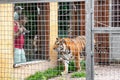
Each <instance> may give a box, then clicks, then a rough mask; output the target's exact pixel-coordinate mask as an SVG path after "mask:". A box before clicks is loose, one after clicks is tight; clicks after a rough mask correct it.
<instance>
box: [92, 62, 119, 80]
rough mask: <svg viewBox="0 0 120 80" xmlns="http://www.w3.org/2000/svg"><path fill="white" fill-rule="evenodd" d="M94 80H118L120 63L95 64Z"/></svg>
mask: <svg viewBox="0 0 120 80" xmlns="http://www.w3.org/2000/svg"><path fill="white" fill-rule="evenodd" d="M94 68H95V75H94V76H95V79H94V80H120V64H119V65H117V64H112V65H109V66H95V67H94Z"/></svg>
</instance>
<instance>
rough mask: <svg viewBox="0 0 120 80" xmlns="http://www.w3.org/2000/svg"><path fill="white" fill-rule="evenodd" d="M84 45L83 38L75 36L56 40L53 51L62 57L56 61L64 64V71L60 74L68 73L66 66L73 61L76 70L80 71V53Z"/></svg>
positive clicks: (84, 40) (84, 39)
mask: <svg viewBox="0 0 120 80" xmlns="http://www.w3.org/2000/svg"><path fill="white" fill-rule="evenodd" d="M85 45H86V38H85V36H77V37H75V38H56V41H55V43H54V46H53V49H54V51H56V52H58V53H60V54H61V55H62V57H61V58H59V59H58V60H62V61H63V63H64V71H63V72H62V74H67V73H68V64H69V62H70V60H74V61H75V66H76V70H77V71H80V70H81V67H80V53H81V52H82V51H83V50H84V48H85Z"/></svg>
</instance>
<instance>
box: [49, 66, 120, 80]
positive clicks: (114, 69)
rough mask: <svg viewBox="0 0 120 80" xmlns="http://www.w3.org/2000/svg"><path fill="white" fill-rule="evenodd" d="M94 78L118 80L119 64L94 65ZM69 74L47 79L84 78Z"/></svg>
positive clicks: (71, 79)
mask: <svg viewBox="0 0 120 80" xmlns="http://www.w3.org/2000/svg"><path fill="white" fill-rule="evenodd" d="M94 69H95V72H94V73H95V75H94V77H95V78H94V80H120V65H117V64H114V65H113V64H112V65H109V66H95V67H94ZM71 74H72V73H70V74H67V75H64V76H59V77H55V78H52V79H49V80H86V78H71Z"/></svg>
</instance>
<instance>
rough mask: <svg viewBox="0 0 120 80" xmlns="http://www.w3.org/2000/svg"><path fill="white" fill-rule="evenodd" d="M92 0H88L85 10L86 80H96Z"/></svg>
mask: <svg viewBox="0 0 120 80" xmlns="http://www.w3.org/2000/svg"><path fill="white" fill-rule="evenodd" d="M92 7H93V4H92V0H86V2H85V11H86V21H85V22H86V23H85V24H86V29H85V30H86V54H87V57H86V73H87V77H86V80H94V71H93V53H92V25H93V24H92V13H93V8H92Z"/></svg>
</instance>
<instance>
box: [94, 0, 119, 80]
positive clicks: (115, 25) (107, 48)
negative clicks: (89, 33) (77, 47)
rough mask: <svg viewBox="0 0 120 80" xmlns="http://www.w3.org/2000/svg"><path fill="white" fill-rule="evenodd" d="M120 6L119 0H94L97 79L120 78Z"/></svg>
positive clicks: (95, 74) (95, 73)
mask: <svg viewBox="0 0 120 80" xmlns="http://www.w3.org/2000/svg"><path fill="white" fill-rule="evenodd" d="M119 8H120V1H119V0H94V29H93V33H94V35H93V37H94V39H95V41H96V43H95V46H94V63H95V65H94V70H95V71H94V76H95V78H94V79H95V80H119V77H120V76H119V75H120V74H119V73H120V69H119V67H120V54H119V53H120V51H119V49H120V46H119V40H120V34H119V30H120V28H119V23H120V21H119V20H120V19H119V18H120V14H119V13H120V10H119Z"/></svg>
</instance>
